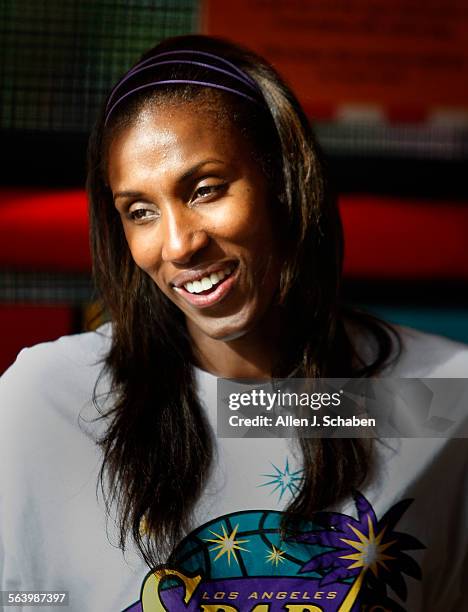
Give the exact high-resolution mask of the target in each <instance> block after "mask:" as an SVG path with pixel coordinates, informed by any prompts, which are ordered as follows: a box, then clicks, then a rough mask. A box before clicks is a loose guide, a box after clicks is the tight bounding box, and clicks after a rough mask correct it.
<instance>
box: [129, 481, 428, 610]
mask: <svg viewBox="0 0 468 612" xmlns="http://www.w3.org/2000/svg"><path fill="white" fill-rule="evenodd" d="M354 502H355V507H356V514H357V518H355V517H353V516H349V515H346V514H341V513H338V512H318V513H316V514H315V515H314V521H313V522H310V521H304V522H301V523H300V524H298V525H295V526H294V531H293V532H288V533H287V534H285V535H284V537H283V533H282V529H281V521H282V516H283V514H282V513H281V512H276V511H266V510H258V511H245V512H237V513H230V514H228V515H225V516H222V517H219V518H217V519H215V520H213V521H210V522H209V523H207V524H205V525H203V526H201V527H199V528H198V529H196V530H194V531H193V532H192V533H190V534H189V535H188V536H187V537H186V538H185V539H184V540H183V541H182V542H181V543H180V544H179V546H177V548H176V549H175V550H174V552H173V554H172V555H171V557H170V559H169V561H168V563H167V564H166V566H165V567H163V568H157V569H156V570H154V571H153V572H150V573H149V574H148V575H147V576H146V578H145V581H144V583H143V587H142V593H141V600H140V601H139V602H137V603H136V604H134V605H133V606H131V607H130V608H127V610H128V611H132V612H164V611H168V612H173V611H178V610H181V611H182V610H187V611H190V612H195V611H197V612H198V611H200V610H202V611H204V612H279V611H280V610H281V611H284V610H289V611H290V612H304V611H306V612H332V611H333V612H358V610H361V609H362V608H363V606H364V605H367V606H368V607H369V609H372V607H375V606H377V608H376V609H377V610H379V611H380V612H384V611H389V612H397V611H404V610H405V608H404V607H402V606H401V605H400V604H398V603H397V602H396V601H395V600H394V599H392V597H391V594H390V593H389V592H388V588H390V589H392V591H393V592H394V593H395V594H396V595H397V596H398V597H399V598H400V600H401V601H404V600H405V598H406V584H405V580H404V577H403V574H406V575H409V576H412V577H413V578H417V579H420V578H421V575H420V570H419V567H418V565H417V564H416V562H415V561H414V560H413V559H412V558H411V557H410V556H409V555H408V554H407V552H404V551H408V550H415V549H418V548H424V546H423V545H422V544H421V543H420V542H419V541H418V540H416V538H413V537H412V536H410V535H408V534H403V533H400V532H397V531H395V530H394V528H395V526H396V524H397V522H398V521H399V519H400V518H401V516H402V515H403V514H404V513H405V511H406V510H407V508H408V507H409V505H410V504H411V503H412V500H403V501H401V502H399V503H397V504H395V505H394V506H393V507H392V508H390V510H388V511H387V512H386V514H385V515H384V516H383V517H382V518H381V519H380V520H378V519H377V516H376V514H375V512H374V510H373V508H372V506H371V505H370V503H369V502H368V501H367V499H366V498H365V497H364V496H363V495H362V494H360V493H358V492H356V493H355V494H354Z"/></svg>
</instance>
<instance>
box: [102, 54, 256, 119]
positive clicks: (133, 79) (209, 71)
mask: <svg viewBox="0 0 468 612" xmlns="http://www.w3.org/2000/svg"><path fill="white" fill-rule="evenodd" d="M174 55H183V56H184V55H190V56H193V55H195V56H199V57H198V60H199V61H197V60H193V59H191V60H187V59H166V60H164V61H155V60H159V59H160V58H162V57H167V56H174ZM200 60H202V61H200ZM210 60H215V61H216V62H218V63H220V64H221V65H222V67H220V66H219V65H218V66H217V65H215V64H214V63H213V61H211V62H210ZM185 65H189V66H198V67H200V68H201V69H202V72H203V76H200V78H190V79H188V78H183V67H184V66H185ZM160 66H164V67H168V66H173V67H176V66H177V67H179V68H182V70H179V71H178V72H181V73H182V74H176V75H174V76H173V75H171V74H169V75H168V74H167V73H164V70H165V68H163V69H162V70H160V69H159V73H161V72H163V74H159V76H158V67H160ZM155 69H156V70H155ZM176 72H177V71H176ZM145 77H146V78H145ZM146 79H148V80H146ZM220 81H221V82H220ZM169 83H182V84H189V85H202V86H204V87H213V88H214V89H221V90H222V91H228V92H230V93H233V94H236V95H238V96H241V97H243V98H244V99H246V100H249V101H250V102H253V103H254V104H259V105H260V106H263V107H265V101H264V99H263V95H262V92H261V90H260V88H259V86H258V85H257V83H256V82H255V81H254V80H253V79H252V77H250V76H249V75H248V74H246V73H245V72H243V71H242V70H241V69H240V68H238V67H237V66H236V65H234V64H233V63H232V62H230V61H228V60H227V59H225V58H224V57H220V56H218V55H215V54H213V53H208V52H206V51H196V50H191V49H181V50H178V51H166V52H164V53H157V54H156V55H153V56H152V57H149V58H146V59H145V60H143V61H141V62H139V63H138V64H136V65H135V66H134V67H133V68H131V70H129V71H128V72H127V74H126V75H125V76H124V77H122V79H121V80H120V81H119V82H118V83H117V85H116V86H115V87H114V88H113V90H112V91H111V93H110V95H109V98H108V100H107V105H106V115H105V121H104V125H106V124H107V122H108V121H109V118H110V116H111V114H112V112H113V111H114V109H115V108H116V106H118V105H119V104H120V103H121V102H122V101H123V100H125V99H126V98H127V97H128V96H131V95H133V94H134V93H136V92H138V91H141V90H142V89H147V88H150V87H157V86H158V85H166V84H169Z"/></svg>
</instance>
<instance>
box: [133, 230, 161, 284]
mask: <svg viewBox="0 0 468 612" xmlns="http://www.w3.org/2000/svg"><path fill="white" fill-rule="evenodd" d="M124 231H125V237H126V239H127V244H128V248H129V250H130V253H131V255H132V258H133V261H134V262H135V263H136V265H137V266H138V267H139V268H141V269H142V270H144V271H145V272H147V273H148V274H151V273H152V272H153V271H154V269H155V266H157V263H158V258H159V256H158V252H159V250H160V249H159V246H158V242H157V239H156V237H155V236H153V235H152V233H151V232H147V233H142V232H133V231H131V230H124Z"/></svg>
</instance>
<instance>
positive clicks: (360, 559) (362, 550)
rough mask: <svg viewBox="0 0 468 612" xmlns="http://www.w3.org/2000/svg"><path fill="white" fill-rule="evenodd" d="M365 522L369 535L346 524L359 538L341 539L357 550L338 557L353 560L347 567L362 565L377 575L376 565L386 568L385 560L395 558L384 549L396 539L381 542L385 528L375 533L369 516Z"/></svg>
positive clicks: (352, 567)
mask: <svg viewBox="0 0 468 612" xmlns="http://www.w3.org/2000/svg"><path fill="white" fill-rule="evenodd" d="M367 523H368V526H369V536H366V535H364V534H363V533H362V532H360V531H359V529H356V528H355V527H354V526H353V525H348V527H350V528H351V529H352V530H353V531H354V533H355V534H356V535H357V537H358V538H359V542H358V541H355V540H348V539H345V538H341V541H342V542H344V543H345V544H348V545H349V546H351V547H352V548H354V549H355V550H357V551H358V552H356V553H353V554H352V555H343V556H342V557H340V559H349V560H350V561H355V563H352V564H351V565H350V566H348V569H354V568H357V567H363V568H366V569H369V568H370V569H371V570H372V573H373V574H374V576H377V571H378V566H379V565H381V566H382V567H384V568H385V569H388V568H387V566H386V565H385V561H388V560H390V559H395V557H391V556H389V555H386V554H384V551H385V550H387V548H388V547H389V546H391V545H392V544H395V542H396V540H392V541H391V542H387V543H386V544H381V542H382V538H383V536H384V533H385V528H384V529H382V531H381V532H380V533H379V534H377V535H375V533H374V526H373V524H372V521H371V519H370V517H369V516H368V517H367Z"/></svg>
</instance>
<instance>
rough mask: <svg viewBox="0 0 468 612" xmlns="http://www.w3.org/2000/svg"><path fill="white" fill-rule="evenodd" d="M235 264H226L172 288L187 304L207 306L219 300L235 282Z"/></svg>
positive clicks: (198, 306)
mask: <svg viewBox="0 0 468 612" xmlns="http://www.w3.org/2000/svg"><path fill="white" fill-rule="evenodd" d="M236 268H237V266H235V265H233V264H229V265H227V266H226V267H225V268H223V269H221V270H218V271H217V272H212V273H211V274H207V275H206V276H203V277H202V278H200V279H198V280H195V281H193V282H191V281H189V282H187V283H184V284H183V285H182V286H180V287H174V290H175V291H176V292H177V293H178V294H179V295H180V296H181V297H183V298H184V299H185V300H186V301H187V302H189V304H191V305H192V306H196V307H197V308H207V307H209V306H213V305H214V304H217V303H218V302H220V301H221V300H222V299H224V297H226V295H227V294H228V293H229V291H230V290H231V289H232V287H233V286H234V285H235V282H236V274H235V270H236Z"/></svg>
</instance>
